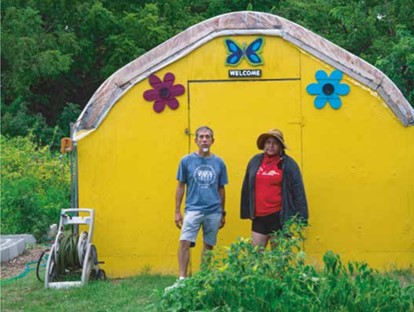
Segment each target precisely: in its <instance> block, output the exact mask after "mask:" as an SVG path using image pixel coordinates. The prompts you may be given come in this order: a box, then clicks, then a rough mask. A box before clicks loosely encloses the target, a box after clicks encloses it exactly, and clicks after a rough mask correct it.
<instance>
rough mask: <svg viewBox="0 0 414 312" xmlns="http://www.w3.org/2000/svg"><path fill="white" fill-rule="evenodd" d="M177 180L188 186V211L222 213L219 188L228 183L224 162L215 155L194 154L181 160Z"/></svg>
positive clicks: (186, 201) (186, 206) (186, 202)
mask: <svg viewBox="0 0 414 312" xmlns="http://www.w3.org/2000/svg"><path fill="white" fill-rule="evenodd" d="M177 180H178V181H180V182H182V183H185V184H187V193H186V200H185V210H186V211H203V212H204V213H206V214H210V213H215V212H221V211H222V210H223V209H222V207H221V198H220V195H219V192H218V189H219V187H222V186H224V185H226V184H227V183H228V181H227V169H226V165H225V164H224V161H223V160H222V159H221V158H220V157H217V156H215V155H211V156H209V157H201V156H199V155H198V154H197V153H192V154H189V155H187V156H185V157H184V158H183V159H181V162H180V165H179V167H178V172H177Z"/></svg>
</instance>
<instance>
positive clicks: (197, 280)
mask: <svg viewBox="0 0 414 312" xmlns="http://www.w3.org/2000/svg"><path fill="white" fill-rule="evenodd" d="M301 233H302V226H300V225H297V224H290V225H288V226H287V227H285V229H284V230H283V232H281V233H279V234H277V235H276V236H275V237H274V238H273V243H274V245H275V247H274V248H273V249H271V250H261V249H260V248H258V247H254V246H252V244H251V242H250V240H246V239H239V240H238V241H237V242H235V243H233V244H232V245H231V246H230V247H229V248H228V249H227V251H226V255H225V256H224V257H222V256H220V252H217V251H215V252H213V253H211V254H210V256H209V259H206V261H205V262H204V264H203V265H202V268H201V270H200V271H199V272H198V273H196V274H195V275H194V276H193V277H192V278H189V279H186V280H185V281H184V283H183V284H182V287H177V288H174V289H173V290H171V291H169V292H166V293H164V294H162V295H161V298H160V302H159V305H158V310H159V311H261V312H265V311H409V310H410V309H413V308H414V306H413V299H414V294H413V286H407V287H403V286H401V285H400V284H399V282H398V281H397V280H394V279H392V278H390V277H386V276H385V275H381V274H379V273H378V272H377V271H375V270H373V269H371V268H369V266H368V265H367V264H366V263H357V262H353V263H349V264H348V265H347V266H345V265H343V264H342V262H341V259H340V257H339V255H337V254H335V253H333V252H332V251H328V252H327V253H326V254H325V255H324V257H323V260H324V268H323V269H322V270H317V269H316V268H315V267H314V266H312V265H309V264H305V261H304V260H305V258H306V254H305V253H304V252H303V251H302V250H301V246H302V243H303V237H302V235H301Z"/></svg>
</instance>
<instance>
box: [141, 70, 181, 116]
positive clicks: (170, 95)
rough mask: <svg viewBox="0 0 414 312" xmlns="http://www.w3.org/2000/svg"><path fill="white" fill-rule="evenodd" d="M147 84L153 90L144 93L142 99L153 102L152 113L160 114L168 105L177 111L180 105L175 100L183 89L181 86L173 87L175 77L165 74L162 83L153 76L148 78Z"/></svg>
mask: <svg viewBox="0 0 414 312" xmlns="http://www.w3.org/2000/svg"><path fill="white" fill-rule="evenodd" d="M148 80H149V83H150V85H151V87H153V89H151V90H147V91H145V92H144V99H145V100H147V101H155V102H154V106H153V108H154V111H156V112H157V113H161V112H162V111H163V110H164V108H165V105H168V106H169V107H170V108H171V109H177V108H178V106H179V105H180V104H179V103H178V101H177V99H176V98H175V97H176V96H179V95H181V94H183V93H184V91H185V89H184V86H183V85H180V84H176V85H174V80H175V76H174V74H172V73H166V74H165V76H164V81H161V80H160V78H158V77H157V76H155V75H151V76H149V79H148Z"/></svg>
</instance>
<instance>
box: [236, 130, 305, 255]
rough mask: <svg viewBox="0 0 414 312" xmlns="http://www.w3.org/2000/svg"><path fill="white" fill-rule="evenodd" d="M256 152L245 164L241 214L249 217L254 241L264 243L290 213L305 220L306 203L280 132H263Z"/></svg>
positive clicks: (302, 187) (302, 188)
mask: <svg viewBox="0 0 414 312" xmlns="http://www.w3.org/2000/svg"><path fill="white" fill-rule="evenodd" d="M257 147H258V148H259V149H260V150H263V152H264V153H261V154H258V155H255V156H254V157H253V158H252V159H251V160H250V162H249V164H248V165H247V170H246V175H245V177H244V181H243V187H242V194H241V207H240V216H241V218H242V219H251V220H252V241H253V245H261V246H264V247H266V246H267V244H268V242H269V236H270V234H271V233H273V232H275V231H279V230H281V229H282V227H283V224H284V223H285V222H286V220H288V219H289V218H290V217H293V216H298V217H299V218H300V219H301V221H303V222H305V223H307V221H308V205H307V202H306V195H305V189H304V186H303V181H302V175H301V173H300V170H299V166H298V165H297V163H296V162H295V161H294V160H293V159H292V158H291V157H289V156H288V155H286V154H285V149H286V148H287V146H286V143H285V141H284V139H283V133H282V132H281V131H280V130H278V129H273V130H269V131H268V132H266V133H262V134H261V135H260V136H259V137H258V138H257Z"/></svg>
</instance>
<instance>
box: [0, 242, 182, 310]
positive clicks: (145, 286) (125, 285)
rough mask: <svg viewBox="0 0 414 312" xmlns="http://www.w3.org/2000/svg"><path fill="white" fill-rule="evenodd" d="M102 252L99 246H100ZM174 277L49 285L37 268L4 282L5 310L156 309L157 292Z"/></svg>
mask: <svg viewBox="0 0 414 312" xmlns="http://www.w3.org/2000/svg"><path fill="white" fill-rule="evenodd" d="M98 252H99V250H98ZM173 281H174V277H172V276H162V275H149V274H146V273H142V274H141V275H139V276H135V277H130V278H125V279H113V280H107V281H91V282H89V283H88V284H87V285H86V286H84V287H73V288H69V289H60V290H54V289H45V286H44V284H43V283H40V282H39V281H38V280H37V278H36V274H35V272H34V271H33V272H31V273H30V274H29V275H28V276H27V277H25V278H23V279H18V280H16V281H12V282H9V283H7V284H5V285H3V284H2V285H1V310H2V311H32V312H34V311H38V312H44V311H54V312H66V311H102V312H103V311H114V312H115V311H122V312H125V311H131V312H137V311H154V309H151V308H150V305H153V304H155V302H156V301H157V299H158V298H157V296H155V295H154V290H157V291H161V290H163V289H164V288H165V287H166V286H168V285H170V284H171V283H172V282H173Z"/></svg>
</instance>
